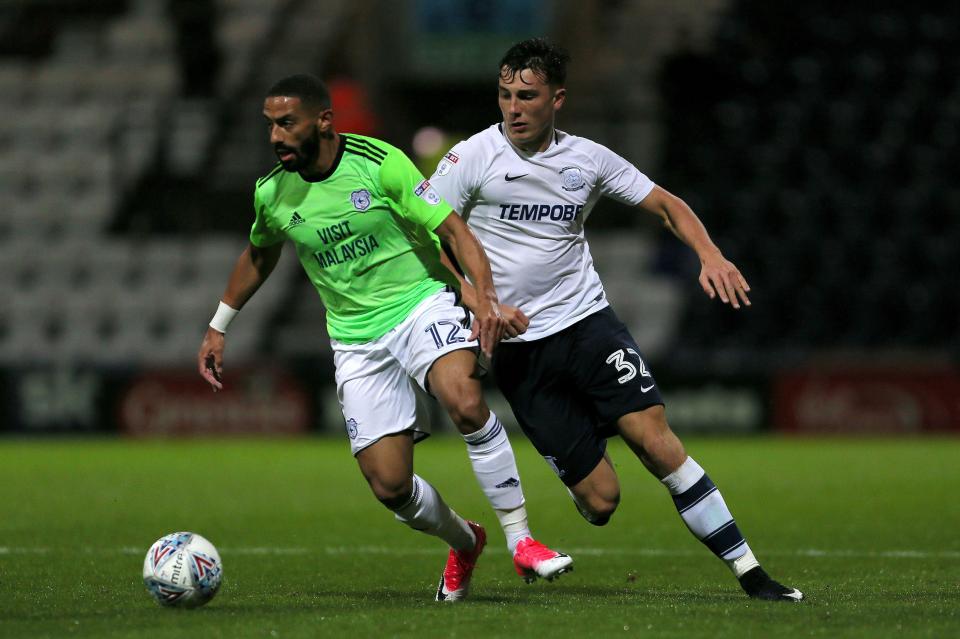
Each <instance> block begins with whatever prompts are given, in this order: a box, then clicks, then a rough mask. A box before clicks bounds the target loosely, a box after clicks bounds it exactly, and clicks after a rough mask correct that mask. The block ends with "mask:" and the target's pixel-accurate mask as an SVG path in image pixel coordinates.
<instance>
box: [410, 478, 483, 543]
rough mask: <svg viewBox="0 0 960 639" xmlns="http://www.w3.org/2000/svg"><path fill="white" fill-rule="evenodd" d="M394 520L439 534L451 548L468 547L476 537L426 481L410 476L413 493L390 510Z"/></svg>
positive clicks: (423, 530)
mask: <svg viewBox="0 0 960 639" xmlns="http://www.w3.org/2000/svg"><path fill="white" fill-rule="evenodd" d="M393 512H394V514H395V516H396V518H397V520H398V521H402V522H403V523H405V524H406V525H408V526H410V527H411V528H413V529H414V530H419V531H421V532H425V533H427V534H428V535H433V536H434V537H439V538H440V539H442V540H444V541H445V542H447V543H448V544H449V545H450V547H451V548H453V549H454V550H470V549H472V548H473V547H474V545H476V543H477V540H476V537H475V536H474V534H473V531H472V530H470V526H468V525H467V522H466V521H464V519H463V518H462V517H461V516H460V515H458V514H457V513H455V512H454V511H453V509H451V508H450V506H447V504H446V502H444V501H443V497H441V496H440V493H438V492H437V490H436V489H435V488H434V487H433V486H431V485H430V483H429V482H427V480H425V479H423V478H422V477H420V476H418V475H414V476H413V494H411V495H410V499H409V500H408V501H407V503H406V504H404V505H403V506H400V507H399V508H397V509H396V510H394V511H393Z"/></svg>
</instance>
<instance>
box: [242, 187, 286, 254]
mask: <svg viewBox="0 0 960 639" xmlns="http://www.w3.org/2000/svg"><path fill="white" fill-rule="evenodd" d="M253 211H254V215H255V217H254V220H253V227H252V228H251V229H250V243H251V244H253V245H254V246H272V245H274V244H279V243H280V242H283V240H285V239H286V238H285V237H284V235H283V232H282V231H280V230H279V229H275V228H272V227H271V226H270V217H269V216H268V215H267V207H266V206H265V205H264V204H263V202H262V201H261V200H260V189H256V190H255V191H254V192H253Z"/></svg>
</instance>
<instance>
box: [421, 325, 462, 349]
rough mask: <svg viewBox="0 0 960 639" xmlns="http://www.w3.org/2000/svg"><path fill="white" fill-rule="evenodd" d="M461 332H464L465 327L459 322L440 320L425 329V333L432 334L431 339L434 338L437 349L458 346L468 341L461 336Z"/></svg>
mask: <svg viewBox="0 0 960 639" xmlns="http://www.w3.org/2000/svg"><path fill="white" fill-rule="evenodd" d="M461 330H463V327H462V326H460V324H458V323H457V322H451V321H449V320H440V321H439V322H434V323H433V324H431V325H430V326H428V327H427V328H425V329H423V332H424V333H430V337H432V338H433V343H434V344H435V345H436V346H437V348H443V346H444V344H457V343H459V342H465V341H467V338H466V337H461V336H460V331H461Z"/></svg>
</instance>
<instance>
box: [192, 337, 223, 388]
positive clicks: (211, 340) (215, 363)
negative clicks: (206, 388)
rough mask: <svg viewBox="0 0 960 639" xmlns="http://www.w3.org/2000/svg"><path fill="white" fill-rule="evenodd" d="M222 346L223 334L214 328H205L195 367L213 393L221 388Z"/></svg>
mask: <svg viewBox="0 0 960 639" xmlns="http://www.w3.org/2000/svg"><path fill="white" fill-rule="evenodd" d="M223 347H224V334H223V333H221V332H220V331H218V330H216V329H214V328H207V333H206V335H204V336H203V342H201V343H200V352H199V353H198V354H197V368H198V370H199V372H200V376H201V377H203V379H205V380H207V383H208V384H210V386H211V387H212V388H213V392H214V393H216V392H217V391H221V390H223Z"/></svg>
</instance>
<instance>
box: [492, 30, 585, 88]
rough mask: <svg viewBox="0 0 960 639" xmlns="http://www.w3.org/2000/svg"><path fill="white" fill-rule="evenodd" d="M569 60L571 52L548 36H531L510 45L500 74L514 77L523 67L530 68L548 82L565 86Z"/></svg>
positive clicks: (508, 77)
mask: <svg viewBox="0 0 960 639" xmlns="http://www.w3.org/2000/svg"><path fill="white" fill-rule="evenodd" d="M568 62H570V54H568V53H567V52H566V51H564V50H563V49H561V48H560V47H558V46H556V45H555V44H553V43H551V42H550V41H549V40H547V39H546V38H530V39H529V40H524V41H523V42H518V43H517V44H515V45H513V46H512V47H510V50H509V51H507V53H506V55H504V56H503V59H502V60H500V76H501V77H502V78H504V79H505V80H506V79H513V76H514V75H516V74H517V73H519V72H520V71H522V70H523V69H530V70H531V71H533V72H534V73H535V74H537V76H538V77H539V78H540V79H541V80H543V81H544V82H546V83H547V84H555V85H559V86H563V83H564V82H566V81H567V63H568Z"/></svg>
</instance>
